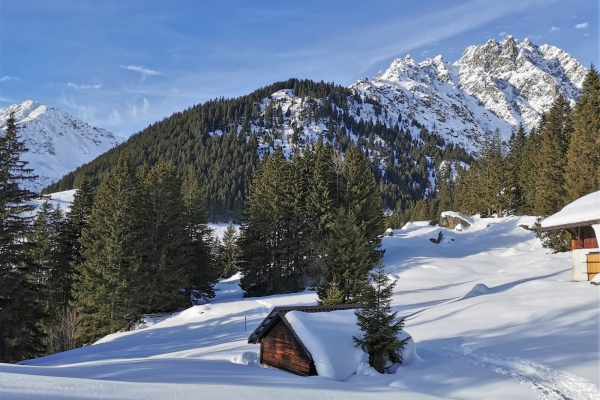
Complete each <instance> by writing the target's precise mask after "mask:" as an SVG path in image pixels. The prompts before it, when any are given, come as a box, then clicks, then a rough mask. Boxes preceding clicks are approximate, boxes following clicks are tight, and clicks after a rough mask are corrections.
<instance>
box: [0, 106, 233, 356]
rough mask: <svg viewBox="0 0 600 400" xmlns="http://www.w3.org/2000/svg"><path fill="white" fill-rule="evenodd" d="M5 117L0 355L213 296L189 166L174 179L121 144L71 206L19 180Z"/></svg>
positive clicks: (113, 327) (208, 245) (0, 169)
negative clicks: (41, 197) (39, 196)
mask: <svg viewBox="0 0 600 400" xmlns="http://www.w3.org/2000/svg"><path fill="white" fill-rule="evenodd" d="M25 151H26V149H25V147H24V145H23V142H21V141H20V140H19V137H18V135H17V126H16V124H15V120H14V117H13V116H11V117H10V118H9V119H8V122H7V127H6V135H5V136H4V137H1V138H0V207H1V210H2V212H1V213H0V229H1V231H0V362H18V361H21V360H24V359H28V358H34V357H38V356H41V355H46V354H53V353H56V352H59V351H65V350H69V349H72V348H75V347H77V346H80V345H83V344H89V343H92V342H93V341H94V340H96V339H98V338H99V337H101V336H104V335H106V334H109V333H113V332H117V331H119V330H123V329H128V328H129V327H131V326H132V325H133V324H135V323H136V322H138V321H140V318H141V317H142V315H143V314H145V313H155V312H171V311H173V310H176V309H178V308H181V307H186V306H188V305H189V304H193V303H195V302H197V301H198V300H201V299H210V298H212V297H214V295H215V292H214V289H213V285H214V283H215V282H216V281H217V280H218V278H219V277H220V276H221V274H222V273H221V270H220V268H221V265H222V264H223V263H222V262H221V261H220V260H219V252H218V251H216V249H217V248H218V247H219V246H217V243H215V242H214V239H213V238H212V235H211V233H212V232H211V230H210V229H209V228H208V226H207V213H206V210H205V207H204V204H205V201H204V200H205V197H204V193H203V192H202V190H201V189H200V184H199V178H198V176H197V175H196V174H195V172H194V171H193V170H190V171H188V173H187V174H186V175H185V177H184V179H183V181H180V180H179V179H178V178H177V175H176V172H175V167H174V166H173V165H171V164H169V163H162V162H159V163H157V164H155V165H154V166H153V167H148V166H147V165H145V164H144V165H142V166H140V167H139V168H133V166H132V165H131V161H130V159H129V157H128V155H126V154H122V155H121V156H120V157H119V159H118V161H117V163H116V165H115V166H114V167H113V168H112V169H111V170H110V171H109V172H108V173H107V174H106V175H105V177H104V179H103V180H102V181H101V183H100V185H99V187H98V188H97V190H96V189H94V188H93V187H92V185H91V184H90V183H89V182H88V181H87V180H85V179H84V180H83V181H82V182H81V187H80V189H79V190H77V192H76V194H75V196H74V199H73V203H72V205H71V207H70V209H69V210H68V211H67V212H66V213H64V212H63V210H62V209H61V208H60V207H56V208H55V207H54V206H52V205H51V203H50V202H47V201H46V202H43V203H42V204H41V207H40V209H39V210H38V212H37V214H36V213H35V212H34V210H35V208H36V207H35V205H32V204H33V203H31V200H33V199H34V197H35V196H36V195H34V194H33V193H31V192H29V191H28V190H25V189H22V187H23V183H24V182H25V181H27V180H30V179H33V178H34V176H32V175H31V170H30V169H28V168H27V167H26V163H25V162H23V161H21V160H20V155H21V154H22V153H23V152H25Z"/></svg>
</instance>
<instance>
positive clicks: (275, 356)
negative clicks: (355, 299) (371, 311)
mask: <svg viewBox="0 0 600 400" xmlns="http://www.w3.org/2000/svg"><path fill="white" fill-rule="evenodd" d="M355 308H358V306H357V305H355V304H340V305H335V306H286V307H275V308H274V309H273V310H272V311H271V312H270V313H269V315H268V316H267V317H266V318H265V319H264V320H263V321H262V322H261V324H260V325H259V326H258V328H256V329H255V330H254V332H252V334H251V335H250V337H249V338H248V343H252V344H256V343H260V363H261V364H266V365H269V366H271V367H275V368H279V369H283V370H285V371H288V372H292V373H294V374H297V375H303V376H311V375H318V374H317V369H316V368H315V363H314V361H313V358H312V356H311V354H310V352H309V351H308V350H307V348H306V346H304V344H303V343H302V340H300V338H299V337H298V335H296V333H295V332H294V329H293V328H292V326H291V325H290V323H289V322H288V320H287V319H286V318H285V315H286V314H287V313H288V312H290V311H300V312H306V313H321V312H331V311H338V310H349V309H355Z"/></svg>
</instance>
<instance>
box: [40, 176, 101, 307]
mask: <svg viewBox="0 0 600 400" xmlns="http://www.w3.org/2000/svg"><path fill="white" fill-rule="evenodd" d="M94 193H95V190H94V188H93V187H92V186H91V184H90V182H89V180H87V179H83V181H82V182H81V187H80V188H79V189H78V190H77V191H76V192H75V195H74V196H73V203H72V204H71V208H70V209H69V211H68V212H67V213H66V216H65V218H64V221H63V222H62V223H61V224H60V225H59V228H58V243H57V246H58V248H57V251H56V255H55V265H54V268H53V269H52V273H51V274H50V280H49V282H48V286H49V299H48V302H49V304H50V306H51V308H52V309H53V314H56V315H58V314H65V313H66V312H67V309H68V308H69V305H70V303H71V302H72V301H73V296H72V289H73V275H74V272H75V269H76V267H77V266H78V265H81V263H82V262H83V248H82V245H81V234H82V232H83V230H84V229H85V228H86V227H87V226H88V221H89V218H90V215H91V213H92V206H93V204H94Z"/></svg>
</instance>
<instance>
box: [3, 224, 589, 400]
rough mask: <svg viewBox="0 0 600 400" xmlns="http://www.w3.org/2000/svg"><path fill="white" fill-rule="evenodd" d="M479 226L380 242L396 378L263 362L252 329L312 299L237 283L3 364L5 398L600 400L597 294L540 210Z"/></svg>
mask: <svg viewBox="0 0 600 400" xmlns="http://www.w3.org/2000/svg"><path fill="white" fill-rule="evenodd" d="M473 222H474V224H473V225H472V226H471V227H469V228H466V229H465V230H464V231H462V232H455V231H451V230H447V229H443V228H439V227H431V226H428V225H426V224H419V223H415V224H411V225H408V226H407V227H406V228H404V229H401V230H395V231H394V235H393V236H390V237H385V238H384V239H383V246H384V248H385V249H386V253H385V258H384V264H385V265H386V266H387V271H388V275H389V277H390V279H398V281H397V285H396V288H395V294H394V298H393V308H394V310H397V311H399V312H400V314H401V315H403V316H406V317H407V318H406V325H405V329H406V330H407V331H408V332H410V334H411V336H412V337H413V339H414V341H415V342H416V351H417V354H418V356H419V358H420V360H417V361H415V362H413V363H410V364H409V365H406V366H403V367H400V368H399V369H398V371H397V372H396V373H395V374H388V375H379V374H377V375H374V376H358V375H352V376H351V377H350V378H348V379H347V380H346V381H343V382H338V381H335V380H331V379H326V378H323V377H309V378H306V377H298V376H294V375H292V374H288V373H285V372H282V371H277V370H274V369H265V368H259V367H258V366H257V360H258V356H257V352H258V351H259V347H258V346H257V345H249V344H247V337H248V335H249V334H250V332H252V331H253V330H254V329H255V328H256V326H257V325H258V324H259V323H260V322H261V321H262V319H263V318H264V317H265V316H266V315H267V314H268V312H269V311H270V310H271V308H272V307H274V306H280V305H292V304H293V305H313V304H315V301H316V295H315V293H314V292H310V291H306V292H303V293H298V294H288V295H278V296H270V297H263V298H249V299H242V297H241V291H240V289H239V287H238V286H237V283H238V282H239V281H238V279H239V277H233V278H230V279H229V280H227V281H224V282H222V283H220V284H219V285H218V288H219V294H218V296H217V298H216V299H215V301H214V302H213V303H211V304H206V305H201V306H195V307H193V308H190V309H187V310H185V311H183V312H181V313H179V314H177V315H174V316H172V317H170V318H167V319H165V320H163V321H159V322H156V321H154V322H155V323H149V324H147V325H145V326H143V327H141V329H138V330H135V331H131V332H122V333H117V334H113V335H109V336H107V337H105V338H103V339H102V340H100V341H99V342H97V343H96V344H95V345H93V346H88V347H84V348H81V349H77V350H73V351H70V352H66V353H62V354H56V355H53V356H50V357H45V358H40V359H36V360H31V361H27V362H25V363H23V364H25V365H7V364H0V398H2V399H17V398H18V399H23V398H47V399H54V398H61V399H62V398H66V399H84V398H85V399H88V398H122V399H124V398H127V399H130V398H144V399H146V398H182V399H183V398H185V399H188V398H224V399H225V398H227V399H228V398H238V397H239V398H292V399H294V398H318V397H320V398H332V399H333V398H339V399H351V398H377V399H386V398H395V399H403V398H406V399H419V398H424V397H420V395H419V394H416V393H414V392H419V393H424V394H429V395H435V396H440V397H445V398H453V399H492V398H493V399H514V398H520V399H521V398H522V399H536V398H538V399H573V400H582V399H586V400H588V399H598V398H599V397H600V394H599V392H598V386H599V384H600V367H599V365H600V359H599V357H600V356H599V354H600V349H599V344H600V335H599V326H598V320H599V318H600V291H599V288H598V287H596V286H593V285H590V284H589V283H588V282H571V281H570V279H571V272H570V264H571V255H570V253H564V254H556V255H553V254H549V253H548V251H547V250H545V249H543V248H542V247H541V244H540V242H539V241H538V240H537V239H536V238H535V236H534V234H533V233H532V232H531V231H527V230H524V229H523V228H520V227H519V225H529V224H531V223H533V222H534V218H533V217H523V218H517V217H509V218H500V219H478V218H474V221H473ZM440 229H442V231H443V234H444V239H443V240H442V242H441V243H440V244H433V243H431V242H430V241H429V238H430V237H437V234H438V232H439V230H440ZM246 324H247V325H246ZM315 356H316V357H318V356H323V357H330V358H331V357H333V356H331V355H327V354H323V355H315ZM397 390H398V391H397ZM402 390H405V391H402ZM406 390H408V392H406Z"/></svg>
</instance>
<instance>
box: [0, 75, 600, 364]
mask: <svg viewBox="0 0 600 400" xmlns="http://www.w3.org/2000/svg"><path fill="white" fill-rule="evenodd" d="M281 89H289V90H293V91H294V93H295V94H296V95H298V96H300V97H301V98H302V99H303V101H304V106H305V108H304V109H305V110H306V115H305V117H306V118H307V119H308V120H312V121H318V120H321V119H326V120H327V121H328V123H329V124H330V127H329V129H327V131H326V133H325V135H324V136H325V137H322V138H321V140H317V141H316V142H314V143H302V140H301V135H299V133H301V131H302V126H300V125H298V126H297V128H296V129H298V130H299V131H298V135H296V137H295V138H292V141H294V147H293V151H291V152H288V153H286V152H284V150H283V149H282V148H281V147H278V146H266V145H265V143H269V144H270V143H277V140H279V139H280V138H278V137H277V136H278V135H279V134H280V132H281V130H282V129H283V123H284V122H285V121H286V118H287V116H285V115H284V114H283V113H282V110H281V108H277V107H275V106H271V107H270V109H269V110H268V112H263V111H264V110H260V107H258V106H257V105H258V104H259V103H260V102H262V101H263V99H264V98H268V97H269V95H270V94H271V93H273V92H274V91H277V90H281ZM350 98H352V99H353V100H354V101H363V102H364V101H369V100H368V99H356V98H354V94H353V93H352V92H351V91H349V90H348V89H345V88H342V87H339V86H335V85H333V84H325V83H323V82H321V83H315V82H311V81H300V80H295V79H292V80H289V81H287V82H282V83H277V84H275V85H272V86H269V87H266V88H263V89H260V90H258V91H256V92H254V93H252V94H251V95H248V96H245V97H241V98H238V99H233V100H225V99H220V100H215V101H211V102H207V103H205V104H203V105H199V106H196V107H194V108H190V109H188V110H186V111H184V112H182V113H178V114H175V115H173V116H172V117H170V118H167V119H165V120H163V121H161V122H158V123H156V124H154V125H152V126H150V127H148V128H147V129H146V130H144V131H142V132H140V133H138V134H137V135H134V136H133V137H132V138H131V139H130V140H129V141H128V142H126V143H124V144H123V145H121V146H119V147H117V148H115V149H113V150H111V151H109V152H108V153H106V154H105V155H103V156H101V157H99V158H98V159H96V160H95V161H93V162H91V163H89V164H87V165H84V166H82V167H81V168H79V169H78V170H76V171H74V172H73V173H71V174H69V175H67V176H65V177H64V178H63V179H62V180H61V181H59V182H57V183H56V184H54V185H52V186H51V187H49V188H47V191H58V190H66V189H70V188H72V187H76V188H78V191H77V194H76V195H75V198H74V201H73V204H72V207H71V208H70V210H69V211H68V212H65V210H62V209H60V208H54V207H53V206H51V205H50V203H44V204H43V206H42V207H41V209H40V210H38V212H37V213H36V212H34V209H35V206H34V205H32V203H31V202H30V201H31V200H32V199H33V198H34V197H35V194H34V193H31V192H29V191H28V190H26V189H23V187H24V186H23V183H25V182H26V181H27V180H30V179H33V176H32V173H31V172H32V171H31V170H29V169H28V168H27V165H26V163H25V162H23V161H21V159H20V156H21V155H22V154H23V153H24V152H25V151H27V149H26V148H25V147H24V145H23V142H22V141H20V139H19V135H18V127H17V126H16V124H15V120H14V117H13V118H9V120H8V123H7V129H6V135H5V136H3V137H1V138H0V207H1V212H0V229H1V234H0V309H1V313H0V361H3V362H18V361H21V360H23V359H27V358H32V357H37V356H41V355H45V354H52V353H55V352H59V351H64V350H68V349H72V348H74V347H77V346H81V345H84V344H90V343H92V342H93V341H94V340H96V339H98V338H99V337H102V336H104V335H106V334H109V333H113V332H118V331H120V330H126V329H128V328H130V327H132V326H133V325H135V324H136V323H137V322H138V321H139V320H140V318H141V317H142V316H143V315H144V314H149V313H158V312H172V311H174V310H177V309H181V308H183V307H187V306H189V305H190V304H194V303H196V302H198V301H204V300H208V299H211V298H212V297H214V295H215V291H214V283H215V282H216V281H217V280H218V279H219V278H220V277H223V276H230V275H232V274H233V273H235V272H237V271H240V272H241V273H242V279H241V286H242V289H243V290H244V295H245V296H264V295H270V294H276V293H289V292H297V291H301V290H304V289H305V288H307V287H308V288H313V289H315V290H316V292H317V295H318V297H319V301H320V302H321V303H323V304H342V303H354V302H359V303H360V302H365V301H366V300H365V297H364V293H365V284H368V282H370V281H379V280H381V282H380V283H381V284H380V292H381V293H379V292H378V293H372V292H369V293H370V296H371V297H373V296H375V297H377V296H379V297H382V296H383V297H385V296H384V294H385V293H386V290H387V289H386V288H387V286H386V285H385V284H384V279H383V272H381V271H382V268H381V266H380V268H379V271H380V272H379V275H377V274H375V275H371V270H372V267H373V266H374V265H376V264H377V263H378V261H380V259H381V256H382V253H381V250H380V248H379V247H380V242H381V236H382V234H383V231H384V228H385V226H386V224H387V226H391V227H399V226H401V225H402V224H404V223H405V222H407V221H409V220H432V221H434V222H435V221H436V220H437V218H438V217H439V213H440V212H441V211H445V210H456V211H461V212H463V213H467V214H474V213H481V214H486V215H490V216H491V215H493V214H497V215H510V214H533V215H540V216H545V215H549V214H552V213H554V212H556V211H558V210H560V209H561V208H562V207H563V206H564V205H566V204H567V203H569V202H571V201H573V200H575V199H577V198H579V197H581V196H583V195H585V194H588V193H590V192H593V191H595V190H598V189H599V188H600V77H599V76H598V72H597V71H596V70H595V69H594V68H593V66H592V68H591V69H590V71H589V73H588V75H587V77H586V79H585V82H584V84H583V88H582V90H581V93H580V98H579V100H578V101H577V102H576V104H575V105H574V107H572V106H571V105H570V104H568V103H567V102H566V101H565V100H564V98H562V97H561V96H558V97H557V98H556V100H555V102H554V104H553V106H552V108H551V109H550V110H549V111H548V112H547V113H546V114H544V115H543V116H542V118H541V120H540V123H539V125H538V126H537V127H536V128H535V129H532V130H531V131H530V132H528V133H527V132H526V131H525V129H524V128H523V127H519V128H518V129H517V130H516V131H515V132H514V133H513V135H512V136H511V138H510V140H508V141H504V140H503V139H502V137H501V134H500V132H491V133H487V134H486V137H485V139H484V140H483V143H482V144H481V147H480V151H479V153H478V154H476V155H474V158H472V156H471V155H468V154H467V153H466V152H465V151H464V150H462V149H460V148H458V147H456V146H453V145H448V144H446V143H444V141H443V140H442V138H440V137H438V136H436V135H435V134H434V133H429V132H427V131H426V130H425V129H421V131H420V137H419V138H414V137H412V135H411V134H410V133H409V132H406V131H405V130H404V128H403V126H404V124H402V123H400V121H399V123H398V124H396V125H395V126H394V127H392V128H390V127H387V126H384V125H381V124H378V123H377V124H372V123H371V122H365V121H363V120H362V119H361V120H360V121H358V122H357V121H356V120H355V119H354V118H350V117H349V116H348V114H347V113H346V111H345V104H346V101H347V100H348V99H350ZM314 99H319V101H318V102H317V101H315V100H314ZM269 104H271V103H269ZM375 106H376V105H375ZM267 108H269V107H268V106H267ZM257 128H258V129H259V132H256V131H255V130H256V129H257ZM216 132H218V133H219V134H217V133H216ZM278 132H279V133H278ZM376 139H377V140H376ZM442 161H446V162H444V163H442ZM469 163H470V165H468V164H469ZM382 165H385V168H384V170H385V173H383V172H382V168H381V166H382ZM432 167H433V168H434V169H435V168H437V173H436V176H435V185H432V184H431V183H430V181H429V178H430V175H429V172H428V171H429V170H430V169H431V168H432ZM384 209H393V210H394V211H393V212H392V213H388V214H387V215H386V216H384V213H383V210H384ZM209 220H235V221H241V222H242V224H241V229H240V233H239V237H238V235H237V234H236V233H235V232H234V231H233V229H229V230H228V232H226V235H225V237H224V238H223V243H220V242H218V241H216V240H215V239H214V238H213V237H212V235H211V231H210V229H209V227H208V225H207V223H208V221H209ZM543 240H544V241H545V243H546V244H547V245H548V246H551V247H552V248H554V249H556V250H565V249H568V246H569V242H568V240H566V239H565V238H564V236H561V234H560V233H558V234H548V235H546V236H545V237H543ZM389 290H391V289H389ZM389 290H388V291H389ZM382 293H383V294H382ZM375 297H374V298H375ZM379 297H377V298H379ZM383 297H382V298H383ZM384 308H385V307H384ZM384 311H385V310H384ZM394 345H397V343H396V344H394Z"/></svg>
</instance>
